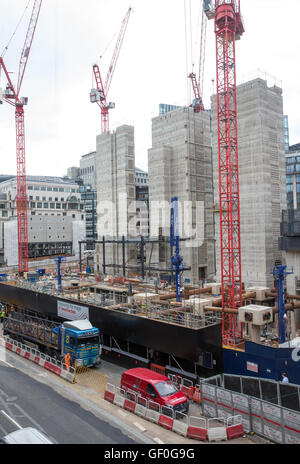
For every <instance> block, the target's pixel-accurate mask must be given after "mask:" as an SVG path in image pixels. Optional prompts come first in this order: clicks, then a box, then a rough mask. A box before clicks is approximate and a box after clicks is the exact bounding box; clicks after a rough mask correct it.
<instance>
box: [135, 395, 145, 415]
mask: <svg viewBox="0 0 300 464" xmlns="http://www.w3.org/2000/svg"><path fill="white" fill-rule="evenodd" d="M146 412H147V400H146V399H145V398H142V397H141V396H138V397H137V403H136V407H135V413H136V414H137V415H138V416H140V417H146Z"/></svg>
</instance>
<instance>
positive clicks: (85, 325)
mask: <svg viewBox="0 0 300 464" xmlns="http://www.w3.org/2000/svg"><path fill="white" fill-rule="evenodd" d="M3 335H9V336H10V338H13V339H15V340H17V341H19V342H21V343H24V344H26V345H29V346H31V347H32V348H35V349H38V350H39V351H41V352H43V353H45V354H46V355H49V356H51V357H52V358H55V359H58V360H64V358H65V356H67V355H68V353H69V355H70V363H71V365H72V366H75V363H76V366H86V367H93V366H97V365H98V364H100V356H101V351H102V344H101V336H100V331H99V329H98V328H96V327H93V326H92V324H91V323H90V322H89V321H88V320H87V319H81V320H76V321H64V322H63V323H59V322H55V321H51V320H49V319H44V318H40V317H37V316H32V315H29V314H26V313H23V312H18V311H12V312H10V313H9V315H8V317H4V319H3Z"/></svg>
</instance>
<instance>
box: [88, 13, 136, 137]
mask: <svg viewBox="0 0 300 464" xmlns="http://www.w3.org/2000/svg"><path fill="white" fill-rule="evenodd" d="M131 11H132V8H129V9H128V11H127V13H126V15H125V17H124V19H123V21H122V24H121V29H120V32H119V36H118V40H117V43H116V46H115V49H114V53H113V57H112V60H111V63H110V66H109V68H108V72H107V76H106V79H105V84H104V85H103V81H102V77H101V73H100V69H99V66H98V65H97V64H94V65H93V75H94V78H95V82H96V88H95V89H92V90H91V93H90V101H91V103H97V105H98V106H99V107H100V109H101V133H102V134H104V133H106V132H109V110H110V109H113V108H115V104H114V103H113V102H109V103H108V102H107V95H108V92H109V89H110V84H111V81H112V77H113V74H114V72H115V69H116V65H117V61H118V58H119V54H120V50H121V47H122V43H123V40H124V36H125V32H126V29H127V25H128V21H129V17H130V14H131Z"/></svg>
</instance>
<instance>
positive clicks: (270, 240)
mask: <svg viewBox="0 0 300 464" xmlns="http://www.w3.org/2000/svg"><path fill="white" fill-rule="evenodd" d="M216 108H217V105H216V96H213V97H212V121H213V159H214V192H215V203H216V206H217V207H216V214H215V216H216V218H215V228H216V258H217V280H220V270H221V263H220V218H219V214H218V213H217V211H218V205H219V177H218V139H217V114H216ZM237 109H238V150H239V183H240V230H241V262H242V280H243V282H244V283H245V285H246V286H248V287H251V286H266V287H273V283H274V282H273V277H272V275H271V270H272V268H273V266H274V264H275V261H276V260H280V261H283V260H284V255H283V253H282V251H281V250H279V247H278V238H279V236H280V221H281V211H282V210H284V209H286V187H285V185H286V178H285V150H284V117H283V102H282V90H281V89H280V88H279V87H276V86H274V87H268V86H267V82H266V81H265V80H263V79H260V78H258V79H254V80H252V81H249V82H246V83H244V84H241V85H239V86H238V87H237Z"/></svg>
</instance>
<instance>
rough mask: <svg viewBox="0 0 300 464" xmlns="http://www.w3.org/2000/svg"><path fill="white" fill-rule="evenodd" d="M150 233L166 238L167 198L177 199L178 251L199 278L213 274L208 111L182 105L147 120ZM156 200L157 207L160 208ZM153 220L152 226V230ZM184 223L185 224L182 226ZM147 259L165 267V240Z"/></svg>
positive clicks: (167, 250)
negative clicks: (148, 124)
mask: <svg viewBox="0 0 300 464" xmlns="http://www.w3.org/2000/svg"><path fill="white" fill-rule="evenodd" d="M148 169H149V203H150V232H151V236H155V235H158V236H161V237H166V238H169V237H170V206H171V199H172V197H177V198H178V202H179V222H180V229H181V233H180V238H188V239H189V240H187V241H185V242H182V243H181V254H182V255H183V259H184V263H185V265H186V266H187V267H191V270H190V271H185V273H184V276H183V277H184V279H189V280H190V281H192V282H195V283H196V282H199V280H202V279H213V277H214V275H215V257H214V225H213V213H212V205H213V184H212V153H211V135H210V115H209V113H208V112H206V111H202V112H200V113H195V112H194V110H193V108H190V107H183V108H179V109H176V110H175V111H170V112H167V113H166V114H163V115H161V116H158V117H156V118H154V119H152V148H151V149H150V150H149V151H148ZM159 203H161V206H162V208H160V206H159ZM157 225H158V229H157ZM188 226H189V227H188ZM152 263H153V264H156V265H159V266H160V267H161V268H166V269H168V268H170V246H169V244H166V245H160V246H159V247H156V250H155V252H154V253H153V260H152Z"/></svg>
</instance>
